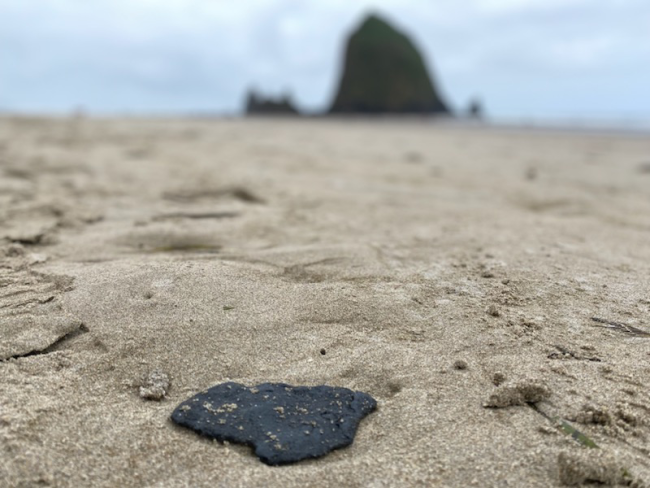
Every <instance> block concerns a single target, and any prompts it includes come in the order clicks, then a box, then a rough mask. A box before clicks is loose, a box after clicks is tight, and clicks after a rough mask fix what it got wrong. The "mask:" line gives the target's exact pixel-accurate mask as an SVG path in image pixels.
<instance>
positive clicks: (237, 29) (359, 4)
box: [0, 0, 650, 127]
mask: <svg viewBox="0 0 650 488" xmlns="http://www.w3.org/2000/svg"><path fill="white" fill-rule="evenodd" d="M370 12H377V13H379V14H381V15H382V16H383V17H384V18H386V19H388V20H389V21H390V22H391V23H392V24H393V25H394V26H395V27H397V28H398V29H400V30H402V31H403V32H406V33H408V34H409V35H410V37H411V39H412V40H413V41H414V42H415V44H416V45H417V46H418V47H419V48H420V49H421V51H422V53H423V56H424V57H425V60H426V63H427V65H428V67H429V69H430V70H431V71H432V74H433V76H434V78H435V80H436V82H437V85H438V88H439V89H440V92H441V93H442V94H443V96H444V97H445V99H446V100H447V101H448V102H449V104H450V105H451V107H452V108H456V109H462V108H464V107H465V106H466V105H467V103H468V101H469V100H471V99H472V98H476V97H477V98H479V99H480V100H482V101H483V103H484V106H485V109H486V113H487V114H488V115H489V116H490V118H492V119H493V120H502V121H514V122H538V121H539V122H543V121H546V122H552V121H560V122H562V121H564V122H568V123H571V122H576V123H595V124H600V123H602V124H606V125H616V126H620V125H624V126H631V127H650V97H649V96H648V87H649V86H650V42H649V41H650V39H648V38H649V32H650V30H649V26H650V2H648V1H647V0H465V1H463V2H459V1H457V0H375V1H372V2H367V1H361V0H327V1H325V0H319V1H316V0H313V1H305V0H239V1H235V2H233V1H225V0H222V1H206V0H92V1H88V0H19V1H16V0H0V111H2V112H22V113H70V112H72V111H75V110H79V109H82V110H84V111H86V112H88V113H91V114H130V115H140V114H164V115H187V114H206V115H236V114H240V113H242V109H243V107H244V104H245V96H246V92H247V90H249V89H251V88H254V89H256V90H260V91H261V92H262V93H265V94H270V95H281V94H285V93H288V94H291V96H292V99H293V100H294V102H295V103H296V104H297V105H298V106H299V107H300V108H301V109H302V110H303V111H304V112H306V113H318V112H321V111H324V110H326V109H327V107H328V106H329V105H330V104H331V102H332V98H333V96H334V92H335V90H336V86H337V84H338V82H339V77H340V73H341V63H342V54H343V49H344V45H345V42H346V38H347V36H348V35H349V33H350V32H351V31H352V30H353V29H355V27H356V26H357V25H358V24H359V23H360V22H361V20H362V19H363V18H364V17H365V16H366V15H367V14H368V13H370Z"/></svg>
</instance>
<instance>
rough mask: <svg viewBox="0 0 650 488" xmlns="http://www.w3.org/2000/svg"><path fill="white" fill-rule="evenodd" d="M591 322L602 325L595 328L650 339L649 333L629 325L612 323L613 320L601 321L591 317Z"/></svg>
mask: <svg viewBox="0 0 650 488" xmlns="http://www.w3.org/2000/svg"><path fill="white" fill-rule="evenodd" d="M591 320H593V321H594V322H598V323H599V324H603V325H597V326H596V327H603V328H605V329H614V330H619V331H621V332H625V333H626V334H631V335H635V336H638V337H650V332H647V331H645V330H641V329H637V328H636V327H632V326H631V325H625V324H622V323H621V322H614V321H613V320H607V319H601V318H599V317H591Z"/></svg>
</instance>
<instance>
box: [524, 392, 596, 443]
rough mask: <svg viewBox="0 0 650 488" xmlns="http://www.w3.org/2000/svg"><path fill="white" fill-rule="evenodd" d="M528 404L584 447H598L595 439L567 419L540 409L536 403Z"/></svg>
mask: <svg viewBox="0 0 650 488" xmlns="http://www.w3.org/2000/svg"><path fill="white" fill-rule="evenodd" d="M528 406H530V408H532V409H533V410H535V411H536V412H537V413H538V414H540V415H541V416H542V417H544V418H545V419H547V420H548V421H550V422H551V423H552V424H553V426H554V427H555V428H556V429H557V430H559V431H560V432H562V433H564V434H567V435H570V436H571V437H572V438H573V439H574V440H575V441H576V442H578V443H579V444H581V445H583V446H584V447H589V448H591V449H598V444H596V443H595V442H594V441H593V440H591V439H590V438H589V437H587V436H586V435H585V434H583V433H582V432H580V431H579V430H578V429H576V428H575V427H574V426H573V425H571V424H570V423H569V422H567V421H566V420H564V419H562V418H560V417H555V416H553V415H549V414H547V413H546V412H544V411H543V410H540V408H539V407H538V406H537V405H535V404H534V403H529V404H528Z"/></svg>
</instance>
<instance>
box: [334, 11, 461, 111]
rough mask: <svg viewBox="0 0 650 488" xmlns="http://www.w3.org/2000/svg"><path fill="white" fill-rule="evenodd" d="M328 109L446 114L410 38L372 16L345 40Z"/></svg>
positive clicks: (443, 104)
mask: <svg viewBox="0 0 650 488" xmlns="http://www.w3.org/2000/svg"><path fill="white" fill-rule="evenodd" d="M330 112H332V113H430V114H433V113H439V114H444V113H448V112H449V110H448V108H447V106H446V105H445V103H444V102H443V101H442V100H441V99H440V96H439V95H438V93H437V92H436V89H435V85H434V84H433V82H432V80H431V78H430V77H429V73H428V72H427V69H426V66H425V64H424V61H423V60H422V56H421V55H420V53H419V52H418V50H417V49H416V48H415V46H414V45H413V43H412V42H411V41H410V39H409V38H408V37H407V36H405V35H404V34H402V33H401V32H398V31H396V30H395V29H394V28H393V27H391V26H390V25H389V24H388V23H386V22H385V21H384V20H382V19H380V18H379V17H377V16H375V15H371V16H369V17H368V18H367V19H366V20H365V21H364V22H363V24H361V26H360V27H359V29H358V30H357V31H356V32H354V33H353V34H352V35H351V36H350V39H349V40H348V44H347V48H346V52H345V63H344V67H343V76H342V77H341V83H340V86H339V90H338V93H337V95H336V99H335V100H334V103H333V105H332V107H331V109H330Z"/></svg>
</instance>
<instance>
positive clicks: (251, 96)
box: [246, 90, 298, 115]
mask: <svg viewBox="0 0 650 488" xmlns="http://www.w3.org/2000/svg"><path fill="white" fill-rule="evenodd" d="M246 114H247V115H297V114H298V110H296V108H295V106H294V104H293V102H292V100H291V97H290V96H289V95H283V96H281V97H280V98H265V97H263V96H260V95H259V94H257V93H256V92H255V91H252V90H251V91H250V92H248V98H247V100H246Z"/></svg>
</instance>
